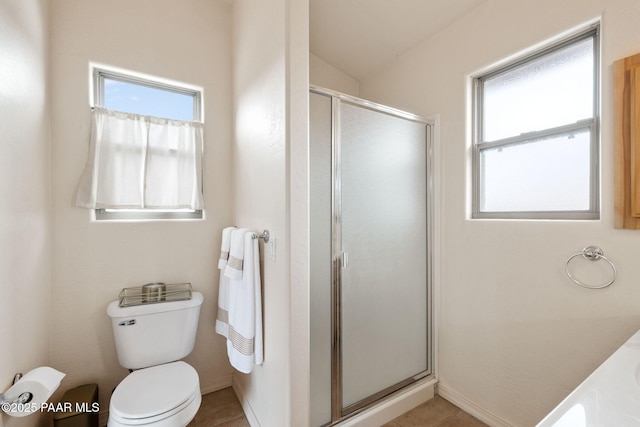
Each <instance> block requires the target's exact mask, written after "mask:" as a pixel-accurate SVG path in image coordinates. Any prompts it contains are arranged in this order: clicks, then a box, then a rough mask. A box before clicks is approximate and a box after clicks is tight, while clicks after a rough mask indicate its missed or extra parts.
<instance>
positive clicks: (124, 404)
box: [107, 292, 203, 427]
mask: <svg viewBox="0 0 640 427" xmlns="http://www.w3.org/2000/svg"><path fill="white" fill-rule="evenodd" d="M202 301H203V296H202V294H201V293H199V292H194V293H193V296H192V298H191V299H189V300H185V301H172V302H161V303H156V304H148V305H140V306H132V307H120V306H119V304H118V301H114V302H112V303H111V304H109V306H108V307H107V313H108V314H109V317H111V320H112V326H113V331H114V338H115V343H116V351H117V354H118V361H119V362H120V365H122V366H123V367H125V368H128V369H130V370H132V372H131V373H130V374H129V375H128V376H127V377H125V378H124V379H123V380H122V382H120V384H118V386H117V387H116V388H115V390H114V391H113V394H112V396H111V401H110V403H109V420H108V422H107V426H108V427H129V426H142V425H144V426H146V427H184V426H186V425H187V424H189V422H190V421H191V420H192V419H193V418H194V417H195V415H196V413H197V412H198V409H199V408H200V403H201V402H202V395H201V394H200V379H199V377H198V373H197V372H196V370H195V369H194V368H193V367H192V366H190V365H189V364H187V363H185V362H183V361H181V360H180V359H182V358H183V357H185V356H187V355H188V354H189V353H191V350H193V346H194V342H195V335H196V330H197V326H198V318H199V314H200V306H201V305H202Z"/></svg>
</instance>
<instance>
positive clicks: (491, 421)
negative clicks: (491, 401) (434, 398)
mask: <svg viewBox="0 0 640 427" xmlns="http://www.w3.org/2000/svg"><path fill="white" fill-rule="evenodd" d="M438 395H439V396H440V397H442V398H443V399H446V400H448V401H449V402H451V403H453V404H454V405H456V406H457V407H458V408H460V409H462V410H463V411H465V412H467V413H469V414H471V415H473V416H474V417H476V418H477V419H479V420H480V421H482V422H483V423H485V424H488V425H489V426H491V427H513V425H512V424H509V423H508V422H506V421H505V420H503V419H502V418H500V417H498V416H497V415H495V414H493V413H491V412H489V411H487V410H486V409H485V408H483V407H482V406H480V405H478V404H476V403H475V402H472V401H471V400H469V399H467V398H466V397H464V396H462V395H461V394H459V393H457V392H456V391H454V390H452V389H450V388H449V387H447V386H446V385H443V384H442V383H440V384H438Z"/></svg>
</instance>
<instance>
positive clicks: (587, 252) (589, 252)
mask: <svg viewBox="0 0 640 427" xmlns="http://www.w3.org/2000/svg"><path fill="white" fill-rule="evenodd" d="M580 255H582V257H584V259H588V260H589V261H598V260H600V259H603V260H605V261H607V262H608V263H609V265H610V266H611V270H612V271H613V278H612V279H611V280H610V281H608V282H607V283H605V284H603V285H594V286H592V285H587V284H585V283H582V282H580V281H579V280H578V279H576V278H575V277H573V276H572V275H571V273H569V263H570V262H571V260H572V259H574V258H575V257H577V256H580ZM564 272H565V273H567V276H569V279H571V280H573V282H574V283H575V284H576V285H579V286H582V287H583V288H588V289H602V288H606V287H607V286H609V285H611V284H612V283H613V282H615V281H616V276H617V275H618V270H616V266H615V265H614V264H613V262H611V260H610V259H609V258H607V257H606V256H604V252H603V251H602V249H600V248H599V247H597V246H587V247H586V248H584V249H583V250H582V252H580V253H577V254H575V255H572V256H571V257H570V258H569V259H568V260H567V263H566V264H565V266H564Z"/></svg>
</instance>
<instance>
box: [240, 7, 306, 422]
mask: <svg viewBox="0 0 640 427" xmlns="http://www.w3.org/2000/svg"><path fill="white" fill-rule="evenodd" d="M233 15H234V32H233V41H234V45H233V51H234V61H233V66H234V68H233V69H234V94H233V99H234V111H235V147H234V150H235V151H234V164H235V171H236V174H235V189H236V193H237V197H236V203H235V223H236V225H238V226H243V227H251V228H255V229H256V230H258V231H260V230H263V229H268V230H269V231H270V233H271V236H272V239H274V241H275V255H274V256H275V259H272V254H271V253H270V245H266V246H263V247H262V262H263V265H262V269H263V276H262V278H263V315H264V338H265V342H264V351H265V352H264V364H263V365H262V366H259V367H256V368H254V371H253V372H252V373H251V374H250V375H244V374H239V373H238V374H236V376H234V388H235V389H236V391H237V393H238V394H239V395H240V398H241V400H242V404H243V406H244V408H245V412H246V413H247V416H248V417H249V419H250V420H251V421H252V425H261V426H263V427H269V426H274V427H280V426H288V425H304V424H298V423H296V424H292V422H294V421H295V420H297V419H305V417H307V418H308V412H305V411H308V402H307V400H306V399H305V396H306V397H307V398H308V390H307V389H308V379H307V378H308V369H307V368H308V346H307V345H306V344H304V343H306V342H307V341H304V340H303V341H297V340H295V339H294V338H293V337H296V336H300V335H301V336H303V337H304V335H305V334H308V329H307V328H306V324H295V323H294V321H293V320H292V319H298V318H299V319H302V321H305V320H306V319H307V316H308V311H306V312H305V308H304V307H305V302H304V301H305V298H306V296H305V295H306V294H305V292H307V283H308V276H306V277H305V274H306V270H305V268H306V264H307V263H308V260H307V259H306V257H305V256H306V253H307V251H306V245H307V244H308V238H307V237H306V235H305V231H306V227H307V224H306V215H307V213H306V206H307V204H306V185H305V182H306V167H305V166H304V165H306V141H307V130H306V129H307V121H308V117H307V108H308V107H307V96H308V84H309V81H308V74H307V73H308V71H307V70H308V57H307V51H308V44H307V40H308V35H307V34H308V29H307V24H306V23H307V21H308V5H307V2H306V1H302V0H290V1H288V0H269V1H264V0H236V1H234V14H233ZM292 152H293V153H294V154H292ZM291 156H293V157H295V158H296V159H298V161H299V162H302V163H297V164H294V163H295V162H294V161H293V160H292V157H291ZM290 165H293V166H291V169H290ZM292 174H293V175H295V176H297V177H300V178H301V179H302V181H296V180H291V178H290V177H291V175H292ZM292 187H294V189H293V190H291V188H292ZM300 187H302V188H300ZM291 194H294V196H293V198H295V199H297V200H299V201H300V203H296V202H295V201H292V198H291V197H292V196H291ZM292 215H296V218H295V219H292ZM292 224H294V225H292ZM292 248H296V253H295V255H294V254H292ZM295 278H301V280H304V282H303V283H301V284H300V287H299V288H294V286H293V283H294V282H293V280H296V279H295ZM292 301H297V302H298V305H297V306H294V304H293V303H292ZM297 328H300V329H297ZM307 336H308V335H307ZM294 341H296V342H294ZM298 343H299V344H298ZM292 354H296V355H298V356H299V357H298V358H296V359H295V360H294V359H293V358H292V357H291V356H292ZM305 358H306V359H305ZM305 360H306V362H307V363H306V364H305ZM292 383H295V384H296V385H302V387H306V388H303V389H302V390H299V389H298V388H297V386H294V387H295V389H296V395H295V396H294V395H292V389H293V387H292ZM294 413H295V414H294ZM300 414H301V415H300ZM298 417H300V418H298ZM292 420H293V421H292Z"/></svg>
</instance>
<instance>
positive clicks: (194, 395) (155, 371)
mask: <svg viewBox="0 0 640 427" xmlns="http://www.w3.org/2000/svg"><path fill="white" fill-rule="evenodd" d="M201 400H202V396H201V394H200V382H199V379H198V373H197V372H196V370H195V369H193V367H191V366H190V365H188V364H186V363H185V362H181V361H178V362H173V363H168V364H165V365H158V366H153V367H150V368H145V369H141V370H139V371H134V372H132V373H131V374H129V376H127V377H126V378H125V379H124V380H123V381H122V382H121V383H120V384H119V385H118V387H116V389H115V390H114V392H113V395H112V396H111V402H110V403H109V421H108V425H109V427H125V426H139V425H148V424H152V425H153V426H154V427H165V426H166V427H179V426H186V425H187V424H189V422H190V421H191V420H192V419H193V417H195V415H196V412H197V411H198V408H199V407H200V403H201Z"/></svg>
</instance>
